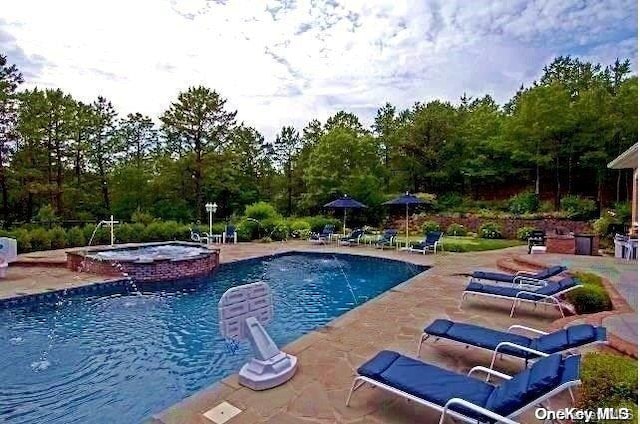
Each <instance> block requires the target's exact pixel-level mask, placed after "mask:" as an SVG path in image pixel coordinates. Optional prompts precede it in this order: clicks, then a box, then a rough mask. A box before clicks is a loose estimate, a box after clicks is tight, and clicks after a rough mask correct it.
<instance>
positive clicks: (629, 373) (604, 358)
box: [576, 352, 638, 422]
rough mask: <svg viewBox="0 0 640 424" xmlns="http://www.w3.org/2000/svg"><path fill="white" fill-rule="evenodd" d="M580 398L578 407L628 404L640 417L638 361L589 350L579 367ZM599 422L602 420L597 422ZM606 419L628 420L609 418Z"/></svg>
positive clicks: (591, 408) (621, 405) (607, 406)
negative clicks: (639, 409)
mask: <svg viewBox="0 0 640 424" xmlns="http://www.w3.org/2000/svg"><path fill="white" fill-rule="evenodd" d="M580 380H581V381H582V384H581V386H580V394H581V395H580V397H579V401H578V404H577V405H576V406H577V407H578V408H582V409H590V410H595V409H596V408H619V407H626V408H630V409H632V410H633V414H634V415H633V416H634V417H637V412H638V404H637V403H636V402H637V400H638V362H637V361H636V360H634V359H631V358H627V357H624V356H618V355H612V354H605V353H596V352H592V353H587V354H586V355H584V356H583V358H582V364H581V369H580ZM596 422H599V421H596ZM607 422H629V421H628V420H626V421H607Z"/></svg>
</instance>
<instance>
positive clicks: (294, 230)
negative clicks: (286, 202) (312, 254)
mask: <svg viewBox="0 0 640 424" xmlns="http://www.w3.org/2000/svg"><path fill="white" fill-rule="evenodd" d="M289 230H290V231H291V237H293V238H299V239H304V238H308V237H309V235H310V233H311V224H310V223H309V221H307V220H306V219H303V218H292V219H290V220H289Z"/></svg>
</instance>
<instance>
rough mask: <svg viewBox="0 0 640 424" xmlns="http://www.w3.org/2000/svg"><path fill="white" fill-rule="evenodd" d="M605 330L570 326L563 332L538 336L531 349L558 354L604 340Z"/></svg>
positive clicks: (588, 326) (585, 326)
mask: <svg viewBox="0 0 640 424" xmlns="http://www.w3.org/2000/svg"><path fill="white" fill-rule="evenodd" d="M606 331H607V330H606V329H605V328H604V327H594V326H592V325H589V324H579V325H572V326H571V327H568V328H566V329H563V330H558V331H555V332H553V333H550V334H547V335H544V336H540V337H538V338H537V339H535V340H533V343H532V344H531V348H532V349H535V350H539V351H541V352H545V353H555V352H560V351H562V350H565V349H570V348H572V347H576V346H581V345H585V344H588V343H593V342H596V341H604V340H606Z"/></svg>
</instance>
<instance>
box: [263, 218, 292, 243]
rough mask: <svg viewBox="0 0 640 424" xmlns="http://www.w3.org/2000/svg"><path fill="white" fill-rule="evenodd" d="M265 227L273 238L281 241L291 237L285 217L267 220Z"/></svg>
mask: <svg viewBox="0 0 640 424" xmlns="http://www.w3.org/2000/svg"><path fill="white" fill-rule="evenodd" d="M265 229H266V231H267V234H268V237H269V238H271V239H272V240H275V241H280V240H286V239H288V238H289V225H287V221H285V220H284V219H274V220H266V222H265Z"/></svg>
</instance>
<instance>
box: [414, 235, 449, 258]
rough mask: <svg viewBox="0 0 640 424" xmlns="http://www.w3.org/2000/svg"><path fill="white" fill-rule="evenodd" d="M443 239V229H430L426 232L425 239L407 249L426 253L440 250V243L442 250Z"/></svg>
mask: <svg viewBox="0 0 640 424" xmlns="http://www.w3.org/2000/svg"><path fill="white" fill-rule="evenodd" d="M441 239H442V231H429V232H428V233H427V234H425V236H424V240H422V241H421V242H420V243H414V244H411V245H410V247H409V249H407V250H408V251H409V252H419V253H422V254H423V255H426V254H427V252H428V251H432V252H433V253H436V251H437V250H438V245H440V250H443V248H442V243H440V240H441Z"/></svg>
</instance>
